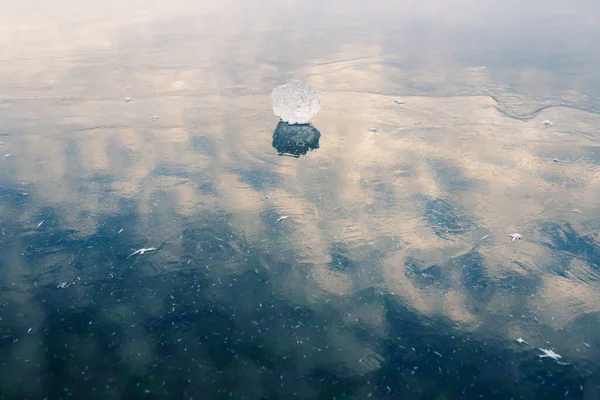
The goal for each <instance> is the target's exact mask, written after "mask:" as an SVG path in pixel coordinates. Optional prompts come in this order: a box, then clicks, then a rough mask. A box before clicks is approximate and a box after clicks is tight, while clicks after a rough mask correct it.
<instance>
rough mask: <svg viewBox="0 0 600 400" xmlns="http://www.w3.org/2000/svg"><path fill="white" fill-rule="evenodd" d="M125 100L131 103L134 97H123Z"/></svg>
mask: <svg viewBox="0 0 600 400" xmlns="http://www.w3.org/2000/svg"><path fill="white" fill-rule="evenodd" d="M123 101H125V103H131V102H132V101H133V99H132V98H131V97H125V98H123Z"/></svg>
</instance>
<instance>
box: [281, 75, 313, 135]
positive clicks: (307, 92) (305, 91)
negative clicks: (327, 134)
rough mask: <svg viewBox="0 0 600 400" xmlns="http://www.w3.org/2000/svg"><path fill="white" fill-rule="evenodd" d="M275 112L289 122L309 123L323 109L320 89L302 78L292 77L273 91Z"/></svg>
mask: <svg viewBox="0 0 600 400" xmlns="http://www.w3.org/2000/svg"><path fill="white" fill-rule="evenodd" d="M271 99H272V100H273V113H274V114H275V115H277V116H278V117H280V118H281V119H282V120H283V121H284V122H287V123H288V124H308V123H309V121H310V119H311V118H312V117H314V116H315V115H316V114H317V113H318V112H319V110H320V109H321V103H320V102H319V91H318V90H317V89H315V88H313V87H310V86H309V85H308V84H306V82H304V81H303V80H302V79H292V80H291V81H289V82H288V83H286V84H285V85H281V86H277V87H276V88H275V89H273V91H272V92H271Z"/></svg>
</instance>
